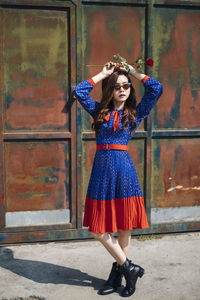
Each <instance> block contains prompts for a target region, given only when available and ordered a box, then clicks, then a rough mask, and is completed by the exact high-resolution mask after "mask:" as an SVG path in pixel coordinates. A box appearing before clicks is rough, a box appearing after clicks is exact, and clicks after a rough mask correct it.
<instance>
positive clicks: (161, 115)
mask: <svg viewBox="0 0 200 300" xmlns="http://www.w3.org/2000/svg"><path fill="white" fill-rule="evenodd" d="M0 32H1V35H0V52H1V53H0V57H1V73H0V76H1V77H0V89H1V93H0V96H1V99H0V105H1V106H0V112H1V119H0V205H1V207H0V232H1V240H2V242H4V243H9V242H23V241H38V240H49V241H50V240H55V239H57V240H61V239H71V238H82V237H88V236H89V235H88V233H87V230H86V229H83V228H82V216H83V206H84V200H85V194H86V190H87V185H88V181H89V176H90V172H91V168H92V162H93V157H94V154H95V136H94V133H93V132H92V131H91V121H92V120H91V118H90V116H89V115H88V114H87V113H86V112H85V111H84V110H83V109H82V107H81V106H80V104H79V103H77V102H73V101H71V102H70V94H71V89H72V88H73V86H74V85H75V84H76V83H77V82H80V81H81V80H84V79H87V78H89V77H91V76H92V75H94V74H95V73H97V72H99V71H100V70H101V67H88V66H87V65H94V64H95V65H98V64H100V65H102V64H104V63H105V62H106V61H108V60H111V59H112V57H113V54H117V53H120V54H121V55H122V56H123V57H126V58H127V60H128V61H129V62H130V63H131V62H133V61H135V59H136V58H137V57H138V56H139V54H140V53H142V54H143V56H144V57H152V58H153V59H154V67H153V69H148V68H147V69H146V70H144V71H145V72H146V73H147V74H149V75H152V76H153V77H155V78H157V79H158V80H160V81H161V82H162V84H163V86H164V94H163V95H162V97H161V99H160V100H159V102H158V104H157V105H156V107H155V108H154V109H153V111H152V113H151V115H150V116H149V117H148V120H146V121H145V122H144V123H143V124H141V126H140V128H139V130H138V132H137V133H136V134H135V136H134V138H133V139H132V140H131V141H130V143H129V153H130V155H131V157H132V158H133V161H134V163H135V165H136V169H137V172H138V175H139V180H140V183H141V186H142V189H143V194H144V197H145V203H146V210H147V215H148V220H149V223H150V224H151V228H150V229H148V230H144V231H134V232H133V234H138V233H140V234H141V233H156V232H176V231H185V230H197V229H199V224H200V209H199V201H200V200H199V199H200V167H199V166H200V164H199V162H200V156H199V148H200V147H199V144H200V142H199V137H200V123H199V122H200V121H199V120H200V119H199V115H200V114H199V113H200V111H199V107H200V103H199V102H200V100H199V99H200V75H199V69H200V2H199V1H162V0H159V1H158V0H155V1H153V0H151V1H144V0H143V1H142V0H141V1H139V0H138V1H134V0H126V1H122V0H115V1H113V0H111V1H104V0H101V1H100V0H94V1H78V0H77V1H70V0H69V1H67V0H66V1H59V0H56V1H53V0H52V1H50V0H47V1H39V0H28V1H23V0H21V1H17V2H16V1H12V0H10V1H9V0H7V1H1V0H0ZM133 84H134V86H135V88H136V92H137V96H138V101H140V98H141V96H142V95H143V93H144V90H143V87H142V85H141V84H140V83H139V82H138V81H137V80H133ZM100 94H101V91H100V85H99V86H97V87H96V88H95V89H94V91H93V92H92V96H93V98H95V99H96V100H98V99H100Z"/></svg>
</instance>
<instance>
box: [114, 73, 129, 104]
mask: <svg viewBox="0 0 200 300" xmlns="http://www.w3.org/2000/svg"><path fill="white" fill-rule="evenodd" d="M130 85H131V84H130V83H129V82H128V78H127V77H126V76H125V75H119V76H118V78H117V82H116V84H115V88H114V90H113V99H114V101H116V102H118V104H122V103H125V101H126V100H127V99H128V97H129V95H130V91H131V89H130Z"/></svg>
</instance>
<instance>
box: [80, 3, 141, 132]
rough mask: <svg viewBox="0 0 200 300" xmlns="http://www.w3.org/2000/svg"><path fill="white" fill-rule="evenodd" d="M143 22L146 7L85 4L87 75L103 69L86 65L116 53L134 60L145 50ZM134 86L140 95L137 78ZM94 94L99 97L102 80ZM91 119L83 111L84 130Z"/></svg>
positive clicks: (105, 59)
mask: <svg viewBox="0 0 200 300" xmlns="http://www.w3.org/2000/svg"><path fill="white" fill-rule="evenodd" d="M111 16H112V17H111ZM144 25H145V8H144V7H130V6H128V7H126V6H124V7H122V6H100V5H98V4H97V5H91V6H89V5H85V6H84V7H83V8H82V47H83V61H82V64H83V70H84V72H83V76H84V79H87V78H90V77H91V76H93V75H95V74H97V73H98V72H100V71H101V69H102V67H87V66H86V65H102V64H104V63H106V62H107V61H109V60H113V55H114V54H117V53H120V54H121V55H122V56H123V57H126V58H127V60H128V61H129V62H134V61H135V60H136V59H137V58H138V56H139V54H140V53H143V54H144V50H145V49H144V44H143V41H144V34H145V26H144ZM111 37H112V38H111ZM134 86H135V89H136V93H137V95H139V94H140V93H139V83H138V81H136V80H134ZM91 96H92V97H93V99H95V100H96V101H100V99H101V84H99V85H98V86H97V87H95V89H94V90H93V92H92V93H91ZM91 121H92V119H91V118H90V116H89V115H88V114H87V113H86V112H83V130H86V131H88V130H91Z"/></svg>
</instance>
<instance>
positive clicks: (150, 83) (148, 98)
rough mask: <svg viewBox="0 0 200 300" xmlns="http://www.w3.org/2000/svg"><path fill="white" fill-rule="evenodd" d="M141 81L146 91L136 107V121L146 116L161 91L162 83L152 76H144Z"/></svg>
mask: <svg viewBox="0 0 200 300" xmlns="http://www.w3.org/2000/svg"><path fill="white" fill-rule="evenodd" d="M142 82H143V84H144V87H145V88H146V93H145V95H144V96H143V97H142V100H141V101H140V103H139V104H138V105H137V107H136V111H137V120H138V122H140V121H142V120H143V119H145V118H146V117H148V115H149V113H150V111H151V109H152V108H153V106H154V105H155V104H156V102H157V101H158V99H159V98H160V96H161V95H162V92H163V87H162V84H161V83H160V82H159V81H157V80H156V79H154V78H152V77H148V76H146V78H144V80H142Z"/></svg>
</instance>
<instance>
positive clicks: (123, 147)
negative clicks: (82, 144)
mask: <svg viewBox="0 0 200 300" xmlns="http://www.w3.org/2000/svg"><path fill="white" fill-rule="evenodd" d="M110 149H111V150H126V151H128V146H127V145H119V144H102V145H97V150H110Z"/></svg>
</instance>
